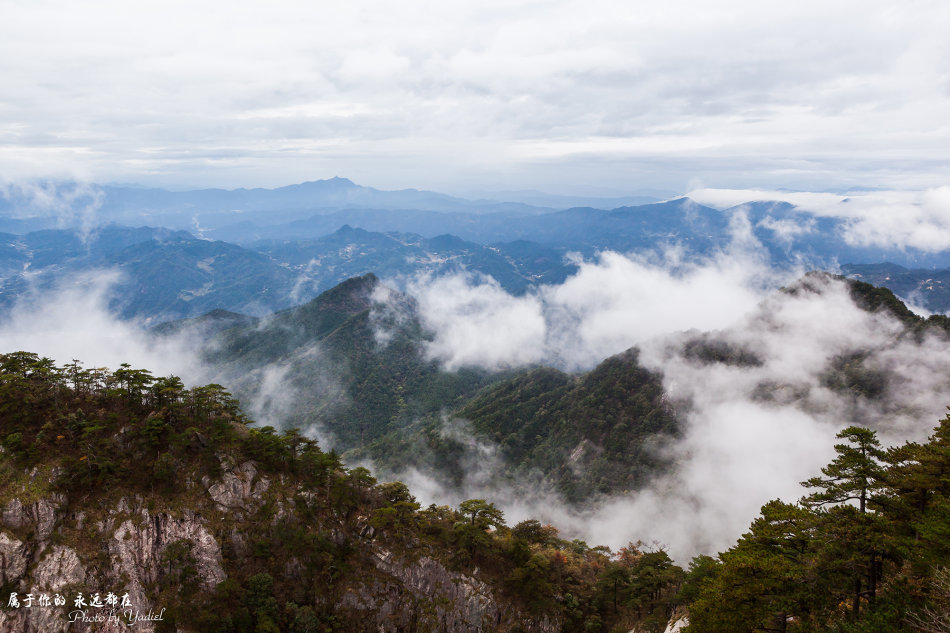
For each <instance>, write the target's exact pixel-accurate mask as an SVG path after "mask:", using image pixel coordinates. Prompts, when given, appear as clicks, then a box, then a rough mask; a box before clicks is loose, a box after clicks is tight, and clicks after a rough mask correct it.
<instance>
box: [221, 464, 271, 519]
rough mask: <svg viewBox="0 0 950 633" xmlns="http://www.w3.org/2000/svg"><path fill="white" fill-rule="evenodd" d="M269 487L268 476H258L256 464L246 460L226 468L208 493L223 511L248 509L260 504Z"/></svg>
mask: <svg viewBox="0 0 950 633" xmlns="http://www.w3.org/2000/svg"><path fill="white" fill-rule="evenodd" d="M269 487H270V482H269V481H268V480H267V478H266V477H258V475H257V468H256V467H255V466H254V464H253V463H252V462H244V463H243V464H241V465H240V466H235V467H234V468H231V469H228V470H226V471H225V472H224V474H223V475H222V476H221V480H220V481H218V482H217V483H215V484H212V485H210V486H208V494H209V495H211V498H212V499H214V502H215V503H216V504H218V507H219V509H221V510H222V511H227V510H242V511H247V510H252V509H254V508H256V507H258V506H259V505H260V503H261V497H262V496H263V494H264V493H265V492H267V489H268V488H269Z"/></svg>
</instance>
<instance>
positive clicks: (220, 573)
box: [109, 510, 227, 604]
mask: <svg viewBox="0 0 950 633" xmlns="http://www.w3.org/2000/svg"><path fill="white" fill-rule="evenodd" d="M141 517H142V518H141V521H140V522H139V525H138V526H136V524H135V523H134V522H133V521H132V520H131V519H129V520H126V521H124V522H123V523H122V524H121V525H119V527H118V528H117V529H116V530H115V533H114V534H113V538H112V540H111V541H110V542H109V553H110V554H111V555H112V556H113V557H114V558H115V560H116V562H117V563H118V570H117V571H118V573H119V574H125V575H126V577H127V578H128V579H129V587H128V591H129V594H130V595H131V596H132V598H133V602H135V600H136V599H138V600H139V602H138V604H144V602H145V593H144V587H145V585H149V584H154V583H155V582H157V581H158V579H159V574H160V570H161V568H162V567H163V565H162V562H163V561H162V555H163V554H164V553H165V552H166V550H167V548H168V546H169V545H171V544H173V543H176V542H180V541H187V543H188V545H189V549H190V553H189V555H190V556H191V557H192V558H194V561H195V565H196V567H197V569H198V577H199V578H200V581H201V583H202V585H203V586H204V587H205V588H208V589H213V588H214V587H215V585H217V584H218V583H219V582H221V581H223V580H224V579H225V578H227V575H226V574H225V573H224V568H223V567H222V559H221V548H220V547H219V545H218V542H217V541H216V540H215V539H214V537H213V536H212V535H211V533H210V532H208V530H207V529H206V528H205V527H204V525H202V523H201V521H200V520H198V518H197V517H196V515H195V514H194V513H193V512H186V513H185V516H184V518H181V519H176V518H173V517H171V516H170V515H168V514H165V513H159V514H155V515H150V514H149V513H148V512H145V511H144V510H143V511H142V513H141Z"/></svg>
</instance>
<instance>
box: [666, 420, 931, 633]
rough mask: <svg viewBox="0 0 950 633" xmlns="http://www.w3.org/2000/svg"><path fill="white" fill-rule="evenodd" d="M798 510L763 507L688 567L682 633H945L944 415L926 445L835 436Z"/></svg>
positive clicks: (858, 434) (856, 433)
mask: <svg viewBox="0 0 950 633" xmlns="http://www.w3.org/2000/svg"><path fill="white" fill-rule="evenodd" d="M838 438H839V439H842V440H844V441H843V442H842V443H840V444H837V445H836V446H835V450H836V452H837V457H836V458H835V459H834V460H833V461H832V462H831V463H830V464H829V465H828V466H826V467H825V468H823V469H822V476H816V477H812V478H810V479H808V480H807V481H805V482H803V485H804V486H806V487H807V488H809V489H811V490H812V492H811V493H810V494H808V495H807V496H805V497H804V498H803V499H802V500H801V501H800V502H799V503H798V504H788V503H783V502H781V501H777V500H776V501H771V502H769V503H768V504H766V505H765V506H763V508H762V514H761V516H759V517H758V518H757V519H756V520H755V521H753V523H752V526H751V528H750V530H749V532H748V533H746V534H744V535H743V536H742V538H741V539H739V541H738V543H737V544H736V546H735V547H733V548H731V549H729V550H728V551H726V552H724V553H722V554H720V555H719V558H718V560H714V559H711V558H709V557H708V556H701V557H697V558H696V559H694V560H693V563H692V564H691V565H690V568H689V571H688V573H687V577H686V581H685V583H684V585H683V588H682V589H681V590H680V600H682V601H683V602H684V603H686V604H688V608H689V612H690V625H689V627H688V629H686V630H687V631H689V632H690V633H692V632H694V631H696V632H703V633H716V632H720V631H721V632H723V633H725V632H729V633H742V632H743V631H748V632H752V631H788V632H789V633H793V632H802V633H805V632H815V633H818V632H829V633H830V632H832V631H835V632H843V633H850V632H854V633H857V632H861V633H873V632H880V633H885V632H887V633H891V632H900V631H907V632H908V633H909V632H919V631H935V632H942V631H948V630H950V627H948V621H947V619H946V614H947V613H948V611H947V610H946V609H947V606H948V604H950V602H948V597H950V591H948V589H950V584H948V583H947V578H948V571H947V570H948V565H950V480H948V477H947V473H950V416H947V417H946V418H944V419H943V420H942V421H941V422H940V424H939V425H938V426H937V427H936V429H935V431H934V434H933V435H932V436H931V437H930V440H929V441H928V442H926V443H923V444H917V443H907V444H905V445H903V446H899V447H894V448H890V449H887V450H884V449H882V448H881V447H880V444H879V442H878V440H877V437H876V436H875V433H874V432H873V431H871V430H868V429H865V428H861V427H848V428H846V429H844V430H843V431H841V433H839V434H838Z"/></svg>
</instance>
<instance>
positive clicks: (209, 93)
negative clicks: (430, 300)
mask: <svg viewBox="0 0 950 633" xmlns="http://www.w3.org/2000/svg"><path fill="white" fill-rule="evenodd" d="M0 15H2V19H0V60H2V61H0V86H3V89H2V90H0V179H3V180H16V179H27V178H49V177H56V178H75V179H81V180H92V181H95V182H115V183H137V184H143V185H153V186H164V187H169V188H182V189H184V188H194V187H204V186H219V187H227V188H236V187H242V186H248V187H251V186H265V187H273V186H281V185H286V184H291V183H294V182H301V181H304V180H316V179H321V178H328V177H332V176H345V177H349V178H351V179H353V180H354V181H356V182H358V183H360V184H365V185H370V186H374V187H378V188H382V189H399V188H405V187H417V188H424V189H435V190H439V191H445V192H448V193H456V194H463V195H465V194H471V193H477V192H483V191H491V190H504V189H540V190H544V191H549V192H552V193H563V194H585V195H590V194H595V193H596V194H622V193H632V192H636V191H642V190H662V191H671V192H680V193H682V192H686V191H689V190H693V189H700V188H735V189H747V188H766V189H776V188H786V189H796V190H808V191H828V190H833V191H845V190H849V189H857V188H864V187H868V188H887V189H894V190H926V189H930V188H934V187H940V186H942V185H946V184H947V183H946V175H947V168H948V167H950V119H948V118H947V116H946V113H947V112H950V70H948V68H950V67H948V65H947V63H946V62H947V60H948V59H950V38H948V37H947V36H946V33H947V32H950V5H948V4H947V3H945V2H941V1H937V0H934V1H926V0H924V1H909V2H901V3H897V2H884V1H880V0H862V1H860V2H857V1H850V0H841V1H837V2H833V3H829V2H826V1H821V2H818V1H812V0H801V1H797V2H772V1H760V2H752V1H745V0H743V1H737V0H723V1H720V2H716V3H708V2H700V1H698V0H665V1H664V2H641V1H615V0H586V1H585V2H579V1H574V0H552V1H546V2H538V1H511V0H506V1H505V2H499V1H496V0H480V1H479V2H471V1H467V0H465V1H460V2H434V1H428V0H403V1H401V2H398V3H395V2H374V1H367V0H355V1H353V2H348V3H325V2H324V3H314V2H297V1H294V0H278V1H276V2H271V3H261V2H250V1H245V0H229V1H228V2H218V1H217V0H209V1H207V2H202V3H198V4H196V3H192V2H188V3H186V2H180V1H177V0H162V1H161V2H152V1H148V0H144V1H140V2H134V3H127V2H115V1H105V0H89V1H87V2H82V3H78V2H66V1H64V0H29V1H19V0H0Z"/></svg>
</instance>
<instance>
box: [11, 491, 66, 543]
mask: <svg viewBox="0 0 950 633" xmlns="http://www.w3.org/2000/svg"><path fill="white" fill-rule="evenodd" d="M61 503H62V499H61V498H54V499H40V500H39V501H36V502H34V503H31V504H30V505H24V504H23V503H22V502H21V501H20V500H19V499H16V498H14V499H12V500H11V501H10V502H9V503H8V504H7V505H6V507H4V508H3V512H2V513H0V519H2V523H3V525H4V526H5V527H8V528H10V529H13V530H31V531H33V533H34V535H35V538H36V539H38V540H40V541H45V540H46V539H48V538H49V537H50V534H52V533H53V528H54V527H55V525H56V521H57V519H58V517H57V512H58V510H59V506H60V504H61Z"/></svg>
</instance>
